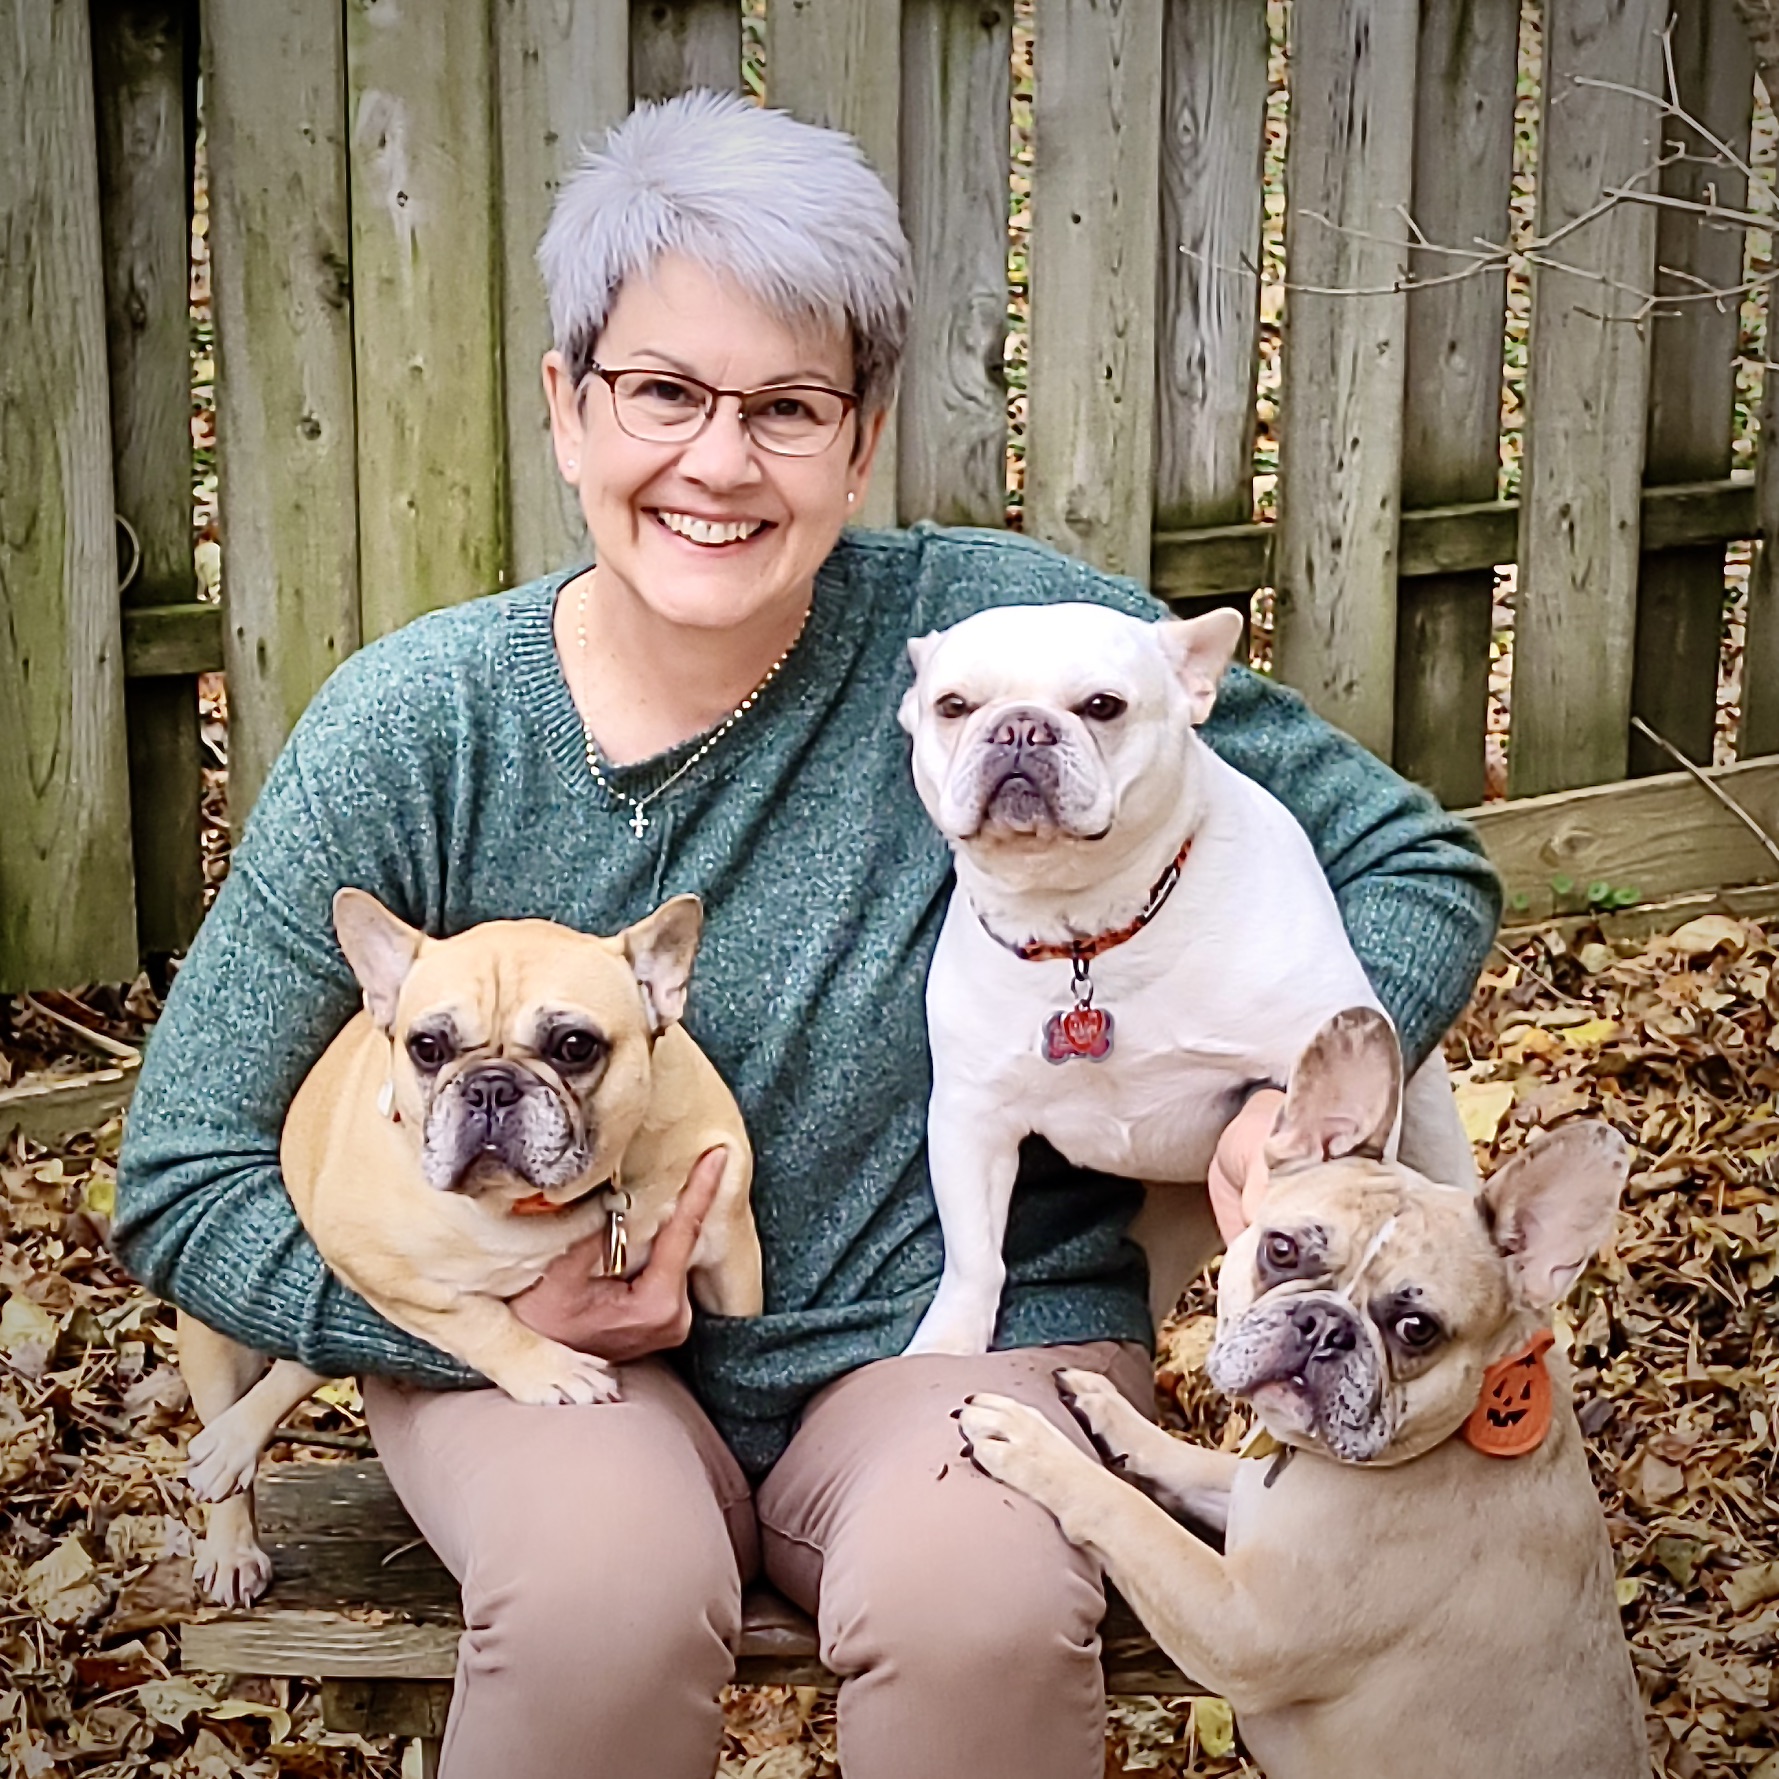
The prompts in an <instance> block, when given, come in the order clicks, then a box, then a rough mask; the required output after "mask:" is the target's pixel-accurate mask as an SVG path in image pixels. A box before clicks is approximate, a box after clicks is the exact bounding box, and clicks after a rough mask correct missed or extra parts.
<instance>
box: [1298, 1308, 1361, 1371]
mask: <svg viewBox="0 0 1779 1779" xmlns="http://www.w3.org/2000/svg"><path fill="white" fill-rule="evenodd" d="M1291 1326H1292V1328H1293V1329H1295V1330H1296V1332H1297V1337H1298V1339H1299V1340H1301V1341H1302V1342H1303V1347H1304V1356H1305V1358H1306V1359H1308V1360H1310V1361H1311V1362H1312V1363H1313V1362H1314V1361H1315V1360H1318V1359H1341V1358H1344V1357H1345V1356H1346V1355H1347V1354H1348V1353H1350V1352H1352V1350H1353V1349H1354V1348H1355V1347H1356V1346H1357V1345H1358V1344H1359V1330H1358V1327H1357V1326H1356V1324H1355V1323H1354V1320H1353V1318H1352V1316H1351V1315H1350V1314H1349V1313H1348V1312H1347V1311H1346V1310H1345V1309H1342V1308H1341V1307H1339V1306H1338V1305H1335V1304H1332V1303H1326V1302H1318V1301H1317V1300H1316V1299H1314V1298H1310V1299H1306V1300H1305V1301H1304V1302H1302V1303H1294V1304H1293V1305H1292V1306H1291Z"/></svg>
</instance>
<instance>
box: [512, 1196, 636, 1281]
mask: <svg viewBox="0 0 1779 1779" xmlns="http://www.w3.org/2000/svg"><path fill="white" fill-rule="evenodd" d="M605 1201H606V1203H605V1271H604V1274H603V1275H602V1276H603V1277H605V1278H608V1279H621V1278H622V1277H623V1276H624V1268H625V1265H626V1264H627V1263H628V1261H629V1258H630V1231H629V1229H628V1228H627V1227H626V1225H625V1213H626V1212H628V1211H629V1209H630V1194H629V1193H628V1192H626V1191H625V1190H624V1188H623V1187H622V1186H620V1185H619V1184H618V1182H617V1177H616V1176H615V1175H614V1176H613V1178H612V1183H611V1185H610V1186H608V1187H607V1188H606V1191H605ZM581 1202H582V1201H581V1200H580V1199H578V1198H571V1199H569V1200H568V1201H567V1203H565V1204H556V1203H554V1202H553V1201H552V1200H550V1199H548V1198H546V1197H545V1196H544V1195H543V1193H541V1192H533V1193H532V1194H531V1195H530V1196H529V1197H527V1198H516V1199H514V1200H513V1202H512V1203H511V1204H510V1205H508V1206H507V1215H508V1216H509V1217H555V1216H560V1215H561V1213H562V1212H564V1211H568V1210H572V1209H573V1208H574V1207H575V1206H576V1205H578V1204H580V1203H581Z"/></svg>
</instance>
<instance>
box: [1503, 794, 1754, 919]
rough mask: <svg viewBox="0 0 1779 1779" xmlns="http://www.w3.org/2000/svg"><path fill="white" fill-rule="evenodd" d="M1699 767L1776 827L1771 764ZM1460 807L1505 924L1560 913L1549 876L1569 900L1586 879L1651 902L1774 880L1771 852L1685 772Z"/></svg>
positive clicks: (1580, 896) (1580, 895) (1581, 891)
mask: <svg viewBox="0 0 1779 1779" xmlns="http://www.w3.org/2000/svg"><path fill="white" fill-rule="evenodd" d="M1708 770H1709V771H1710V776H1711V778H1712V780H1713V781H1714V782H1715V783H1717V784H1718V785H1721V786H1722V788H1723V790H1724V791H1725V792H1726V794H1728V795H1729V796H1731V797H1733V798H1735V800H1736V801H1737V802H1738V803H1739V804H1741V806H1742V807H1743V808H1744V809H1746V810H1747V811H1748V812H1749V814H1750V815H1752V816H1753V817H1754V819H1755V820H1756V821H1758V822H1761V823H1762V824H1764V826H1765V827H1766V829H1767V831H1768V832H1769V833H1771V832H1773V831H1774V830H1775V829H1776V828H1779V761H1774V760H1751V761H1748V762H1746V763H1743V764H1738V765H1735V766H1719V767H1715V768H1710V769H1708ZM1468 813H1469V815H1470V817H1471V819H1472V820H1473V821H1474V822H1475V823H1476V827H1477V831H1478V833H1480V834H1481V836H1482V840H1483V844H1484V846H1485V847H1487V849H1488V854H1489V858H1490V859H1491V860H1492V861H1493V863H1494V866H1495V869H1496V870H1498V871H1499V872H1500V873H1501V876H1502V880H1503V882H1504V883H1505V884H1506V886H1507V890H1508V896H1509V904H1508V918H1509V919H1510V920H1513V921H1525V920H1538V919H1542V918H1543V917H1544V916H1545V915H1547V914H1549V913H1551V912H1552V911H1553V909H1554V910H1555V911H1556V912H1558V913H1562V912H1565V911H1566V910H1564V909H1563V908H1561V907H1558V906H1557V903H1558V900H1559V899H1558V898H1557V897H1556V896H1555V894H1554V892H1553V887H1552V880H1553V879H1555V880H1557V881H1558V882H1559V883H1560V882H1561V881H1562V880H1563V879H1565V878H1567V879H1568V880H1569V881H1570V883H1571V885H1572V886H1573V888H1572V890H1571V906H1573V905H1574V904H1575V903H1578V902H1580V901H1582V900H1584V899H1585V897H1586V894H1587V886H1588V885H1589V884H1591V883H1605V884H1609V885H1611V886H1612V887H1613V888H1615V889H1635V890H1636V891H1637V892H1638V893H1639V895H1640V897H1641V898H1642V899H1643V900H1644V901H1651V902H1653V901H1659V900H1661V899H1662V898H1664V897H1667V896H1674V895H1683V894H1685V893H1687V892H1688V891H1691V890H1698V889H1704V888H1721V887H1722V886H1724V885H1726V884H1747V883H1771V882H1772V881H1773V875H1774V873H1773V858H1772V855H1771V854H1770V853H1769V852H1768V851H1767V850H1766V848H1765V847H1763V846H1762V845H1761V843H1760V842H1759V841H1758V840H1757V839H1756V838H1755V837H1754V835H1753V834H1751V833H1750V832H1749V831H1748V829H1747V827H1746V826H1745V825H1744V824H1743V823H1742V822H1741V821H1739V820H1738V819H1737V818H1736V816H1735V815H1734V814H1732V813H1731V811H1729V810H1728V809H1726V808H1725V807H1724V806H1723V804H1721V803H1719V802H1718V801H1717V800H1716V798H1714V797H1713V796H1712V795H1711V794H1710V792H1709V791H1707V790H1706V789H1705V788H1704V786H1703V785H1701V784H1700V783H1699V782H1698V780H1697V779H1695V778H1694V777H1693V776H1692V775H1691V774H1690V773H1687V772H1667V773H1663V774H1661V775H1660V776H1659V777H1655V778H1641V779H1637V780H1635V781H1633V782H1632V783H1629V784H1610V785H1590V786H1588V787H1586V788H1585V789H1582V790H1578V791H1556V792H1552V793H1551V794H1550V795H1549V796H1544V797H1520V798H1515V799H1513V800H1512V801H1510V802H1507V803H1492V804H1490V805H1489V806H1488V808H1486V809H1481V810H1471V811H1469V812H1468ZM1521 897H1523V898H1524V902H1523V903H1521V902H1520V900H1519V898H1521Z"/></svg>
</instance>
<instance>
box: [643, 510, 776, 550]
mask: <svg viewBox="0 0 1779 1779" xmlns="http://www.w3.org/2000/svg"><path fill="white" fill-rule="evenodd" d="M651 517H652V518H653V519H654V520H655V522H656V524H658V525H659V526H660V527H661V528H662V529H663V530H664V531H670V532H672V533H673V535H674V536H675V537H677V538H682V539H683V540H684V541H685V542H687V543H689V544H696V545H698V547H699V548H700V549H705V550H720V549H724V548H726V547H728V546H730V545H734V544H744V543H746V542H747V541H748V539H749V538H752V537H755V536H757V535H758V534H759V533H760V532H762V531H765V530H766V529H767V528H768V527H767V522H766V520H764V519H704V518H700V517H699V516H698V515H697V514H696V513H670V512H666V511H663V510H662V509H661V508H659V507H657V508H654V509H652V510H651Z"/></svg>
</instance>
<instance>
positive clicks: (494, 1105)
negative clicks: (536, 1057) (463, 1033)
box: [420, 1061, 588, 1192]
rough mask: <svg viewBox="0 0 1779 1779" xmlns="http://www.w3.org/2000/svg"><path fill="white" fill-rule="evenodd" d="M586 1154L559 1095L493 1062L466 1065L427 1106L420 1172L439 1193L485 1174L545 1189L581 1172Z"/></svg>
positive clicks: (469, 1185) (463, 1187)
mask: <svg viewBox="0 0 1779 1779" xmlns="http://www.w3.org/2000/svg"><path fill="white" fill-rule="evenodd" d="M587 1156H588V1144H587V1142H586V1141H577V1139H576V1134H575V1120H574V1118H573V1116H572V1115H571V1113H570V1112H569V1109H568V1108H567V1107H566V1106H565V1105H563V1103H562V1101H561V1099H560V1098H559V1096H558V1095H557V1094H556V1093H554V1092H552V1091H551V1089H550V1088H549V1087H548V1086H547V1085H546V1084H545V1083H544V1082H543V1081H541V1080H540V1079H538V1077H537V1076H535V1075H533V1074H531V1073H530V1072H529V1071H527V1070H525V1069H521V1068H519V1067H517V1066H516V1065H515V1064H513V1063H509V1062H502V1061H493V1062H485V1063H479V1064H477V1065H476V1066H475V1067H473V1068H470V1069H466V1070H465V1071H464V1072H463V1073H462V1074H461V1075H459V1076H458V1077H457V1078H456V1079H455V1080H453V1081H451V1082H450V1083H449V1084H448V1085H447V1086H445V1087H444V1088H442V1089H441V1090H440V1091H439V1092H438V1094H437V1095H436V1096H435V1097H434V1099H433V1101H432V1104H431V1105H430V1106H428V1108H427V1113H426V1132H425V1137H424V1139H423V1142H422V1147H421V1157H420V1171H421V1176H422V1177H423V1178H424V1179H425V1181H426V1183H427V1184H428V1185H429V1186H431V1187H433V1188H434V1189H435V1190H437V1191H441V1192H465V1191H472V1192H473V1191H476V1190H478V1189H480V1188H481V1187H483V1186H485V1185H488V1184H491V1183H492V1181H491V1180H490V1179H489V1177H488V1176H489V1175H490V1174H493V1175H494V1176H496V1177H498V1176H499V1175H501V1174H505V1175H510V1176H514V1177H516V1178H518V1179H520V1180H523V1181H525V1182H527V1183H528V1184H529V1185H531V1186H532V1187H534V1188H536V1189H537V1190H538V1191H545V1190H547V1189H549V1188H551V1187H555V1186H560V1185H562V1184H563V1183H564V1182H565V1181H568V1180H571V1179H573V1178H574V1177H575V1176H576V1175H577V1174H578V1173H580V1172H582V1171H583V1170H584V1169H585V1167H586V1165H587Z"/></svg>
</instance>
